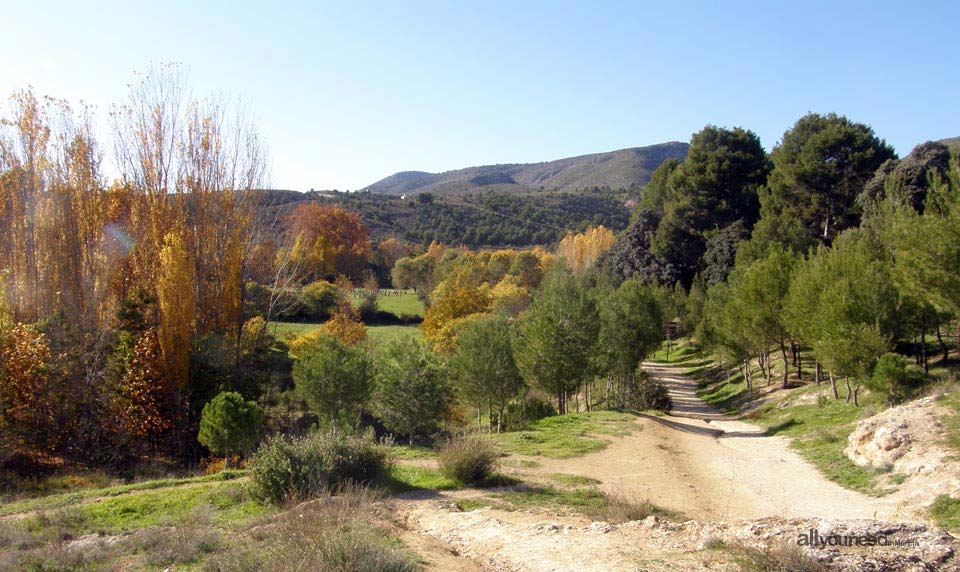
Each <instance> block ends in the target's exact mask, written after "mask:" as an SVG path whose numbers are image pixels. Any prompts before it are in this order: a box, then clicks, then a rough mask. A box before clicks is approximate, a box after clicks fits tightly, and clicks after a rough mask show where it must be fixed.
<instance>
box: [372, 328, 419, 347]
mask: <svg viewBox="0 0 960 572" xmlns="http://www.w3.org/2000/svg"><path fill="white" fill-rule="evenodd" d="M405 336H413V337H414V338H416V339H418V340H420V339H423V330H421V329H420V327H419V326H367V339H368V340H370V343H372V344H373V345H374V346H383V345H386V344H388V343H390V342H391V341H393V340H395V339H397V338H400V337H405Z"/></svg>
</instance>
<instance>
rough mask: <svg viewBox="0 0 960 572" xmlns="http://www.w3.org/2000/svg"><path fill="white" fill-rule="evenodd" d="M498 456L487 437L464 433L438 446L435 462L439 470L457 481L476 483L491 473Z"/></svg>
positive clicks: (495, 465) (495, 466)
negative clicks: (438, 450)
mask: <svg viewBox="0 0 960 572" xmlns="http://www.w3.org/2000/svg"><path fill="white" fill-rule="evenodd" d="M499 457H500V453H499V451H497V449H496V447H494V446H493V443H491V442H490V440H489V439H485V438H483V437H481V436H479V435H464V436H461V437H456V438H454V439H451V440H450V441H447V442H446V443H444V444H443V445H442V446H441V447H440V452H439V454H438V455H437V463H438V464H439V465H440V472H441V473H443V475H444V476H445V477H447V478H449V479H452V480H454V481H456V482H458V483H464V484H465V483H476V482H479V481H483V480H485V479H487V478H489V477H490V476H492V475H493V472H494V471H495V470H496V468H497V461H498V459H499Z"/></svg>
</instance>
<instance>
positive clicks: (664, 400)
mask: <svg viewBox="0 0 960 572" xmlns="http://www.w3.org/2000/svg"><path fill="white" fill-rule="evenodd" d="M626 406H627V407H628V408H630V409H636V410H637V411H644V410H647V409H654V410H656V411H670V408H671V407H673V402H672V401H671V400H670V394H669V393H668V392H667V388H666V387H664V386H663V384H661V383H660V382H659V381H657V380H655V379H653V378H651V377H650V376H648V375H646V373H644V374H643V375H642V376H639V377H638V379H637V383H636V384H635V385H634V386H633V388H631V391H630V393H629V394H628V395H627V401H626Z"/></svg>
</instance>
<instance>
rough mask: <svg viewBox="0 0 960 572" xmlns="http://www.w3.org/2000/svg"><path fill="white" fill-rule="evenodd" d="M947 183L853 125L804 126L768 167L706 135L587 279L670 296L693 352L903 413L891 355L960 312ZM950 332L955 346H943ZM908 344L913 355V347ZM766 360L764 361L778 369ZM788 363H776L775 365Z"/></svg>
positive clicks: (821, 121)
mask: <svg viewBox="0 0 960 572" xmlns="http://www.w3.org/2000/svg"><path fill="white" fill-rule="evenodd" d="M958 215H960V172H958V166H957V158H956V156H954V157H953V159H952V160H951V158H950V151H949V150H948V149H947V147H945V146H944V145H942V144H939V143H925V144H923V145H921V146H919V147H917V148H916V149H915V150H914V151H913V152H912V153H911V154H910V155H909V156H908V157H906V158H904V159H898V158H897V157H896V156H895V154H894V152H893V150H892V149H891V148H890V147H889V146H888V145H887V144H886V143H885V142H884V141H882V140H881V139H879V138H878V137H877V136H876V135H875V134H874V132H873V130H872V129H870V128H869V127H868V126H866V125H863V124H858V123H854V122H851V121H850V120H848V119H846V118H844V117H839V116H836V115H816V114H811V115H808V116H805V117H803V118H801V119H800V120H799V121H798V122H797V123H796V125H794V127H793V128H791V129H790V130H788V131H787V132H786V133H785V134H784V136H783V139H782V141H781V143H780V144H779V145H777V146H776V147H775V148H774V150H773V152H772V153H771V154H770V156H767V155H766V153H765V152H764V150H763V148H762V146H761V145H760V142H759V139H758V138H757V137H756V135H755V134H753V133H752V132H750V131H745V130H742V129H732V130H731V129H721V128H717V127H713V126H708V127H706V128H705V129H704V130H703V131H701V132H699V133H697V134H695V135H694V136H693V138H692V139H691V147H690V154H689V155H688V157H687V159H686V160H684V161H683V162H667V163H664V164H663V165H662V166H661V167H660V168H659V169H658V170H657V171H656V172H655V173H654V175H653V178H652V180H651V183H650V186H649V187H648V190H647V194H646V195H645V196H644V197H643V199H642V200H641V202H640V205H639V207H638V209H637V211H636V212H635V213H634V218H633V220H632V222H631V225H630V227H629V228H628V229H627V230H626V231H625V232H624V233H622V234H621V235H620V236H619V237H618V240H617V243H616V244H615V245H614V246H613V248H612V249H610V250H609V251H608V252H606V253H605V254H604V255H603V256H602V257H601V260H600V261H599V263H598V264H599V266H600V267H601V268H602V269H603V270H604V271H607V272H609V273H611V274H613V275H615V276H617V277H620V278H626V277H632V276H637V277H639V278H640V279H641V280H642V281H644V282H650V283H661V284H677V285H678V288H677V290H676V291H677V295H676V296H675V297H674V300H673V301H672V307H673V308H675V310H674V311H673V314H674V316H671V317H680V318H682V320H683V322H684V325H685V329H687V330H688V331H690V332H695V337H696V340H697V342H698V343H700V344H702V345H704V346H709V347H713V348H714V349H716V350H718V351H720V352H721V353H722V354H724V355H726V356H728V357H729V358H730V359H733V360H735V361H737V362H740V363H741V364H742V370H743V372H744V376H745V378H746V380H747V383H748V387H752V385H751V384H752V375H751V373H752V370H751V367H750V363H751V358H756V359H757V361H758V363H759V366H760V368H761V371H762V375H763V376H764V377H766V378H767V379H768V380H769V378H770V377H771V375H772V369H773V361H774V360H772V359H771V357H770V353H771V351H772V352H773V353H774V355H775V356H778V357H779V361H780V362H781V366H780V375H781V379H782V383H783V384H784V385H786V384H787V382H788V370H789V369H790V368H793V367H796V368H797V375H798V376H799V375H801V374H802V369H801V363H800V352H799V349H800V348H808V349H811V350H812V353H813V355H814V358H815V364H814V365H813V369H814V372H815V373H814V375H815V378H816V381H817V382H818V383H819V382H820V380H821V377H822V378H823V379H830V380H831V381H832V382H833V383H834V387H833V391H834V395H835V396H836V397H838V398H839V391H838V390H837V388H836V382H837V380H838V379H840V380H843V381H845V383H846V384H847V391H846V399H847V400H852V401H853V402H856V401H857V395H858V390H859V387H860V385H861V384H863V383H866V384H868V385H870V386H871V387H873V388H874V389H876V390H878V391H882V392H885V393H886V394H887V395H888V396H889V397H890V399H891V400H897V399H902V398H903V397H905V396H906V395H907V394H908V393H909V392H910V391H911V390H912V389H915V388H916V387H917V386H918V385H919V384H921V383H922V381H923V379H922V378H923V373H924V372H922V371H921V372H917V371H914V370H911V369H910V368H908V367H907V363H906V361H905V360H903V358H902V357H898V356H896V355H893V354H891V355H887V354H888V353H890V352H894V351H895V350H898V349H899V350H901V351H905V350H906V349H909V348H911V347H916V348H917V349H918V351H917V356H916V358H917V361H918V363H919V365H920V366H921V367H922V368H923V369H924V370H926V369H927V368H928V365H929V360H928V356H927V352H926V344H925V340H926V337H927V336H928V335H933V336H936V339H937V341H938V343H939V345H940V348H941V352H942V355H943V360H944V361H946V359H947V358H948V357H949V356H948V347H947V344H946V342H945V341H944V338H945V337H946V335H947V333H948V332H947V330H948V329H949V327H950V325H951V324H952V323H954V321H955V320H956V318H957V316H958V312H960V296H958V294H960V288H958V284H960V282H958V280H960V256H958V254H960V219H958ZM958 334H960V332H958ZM918 340H919V342H920V343H915V342H916V341H918ZM778 354H779V355H778ZM788 354H789V355H788Z"/></svg>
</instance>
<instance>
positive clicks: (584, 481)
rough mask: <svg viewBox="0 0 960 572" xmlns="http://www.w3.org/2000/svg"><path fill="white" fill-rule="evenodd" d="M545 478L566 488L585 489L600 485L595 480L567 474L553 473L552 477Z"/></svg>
mask: <svg viewBox="0 0 960 572" xmlns="http://www.w3.org/2000/svg"><path fill="white" fill-rule="evenodd" d="M547 476H548V477H549V478H550V480H552V481H554V482H557V483H560V484H561V485H566V486H568V487H585V486H590V485H598V484H600V481H598V480H597V479H593V478H590V477H583V476H580V475H571V474H568V473H553V474H552V475H547Z"/></svg>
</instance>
